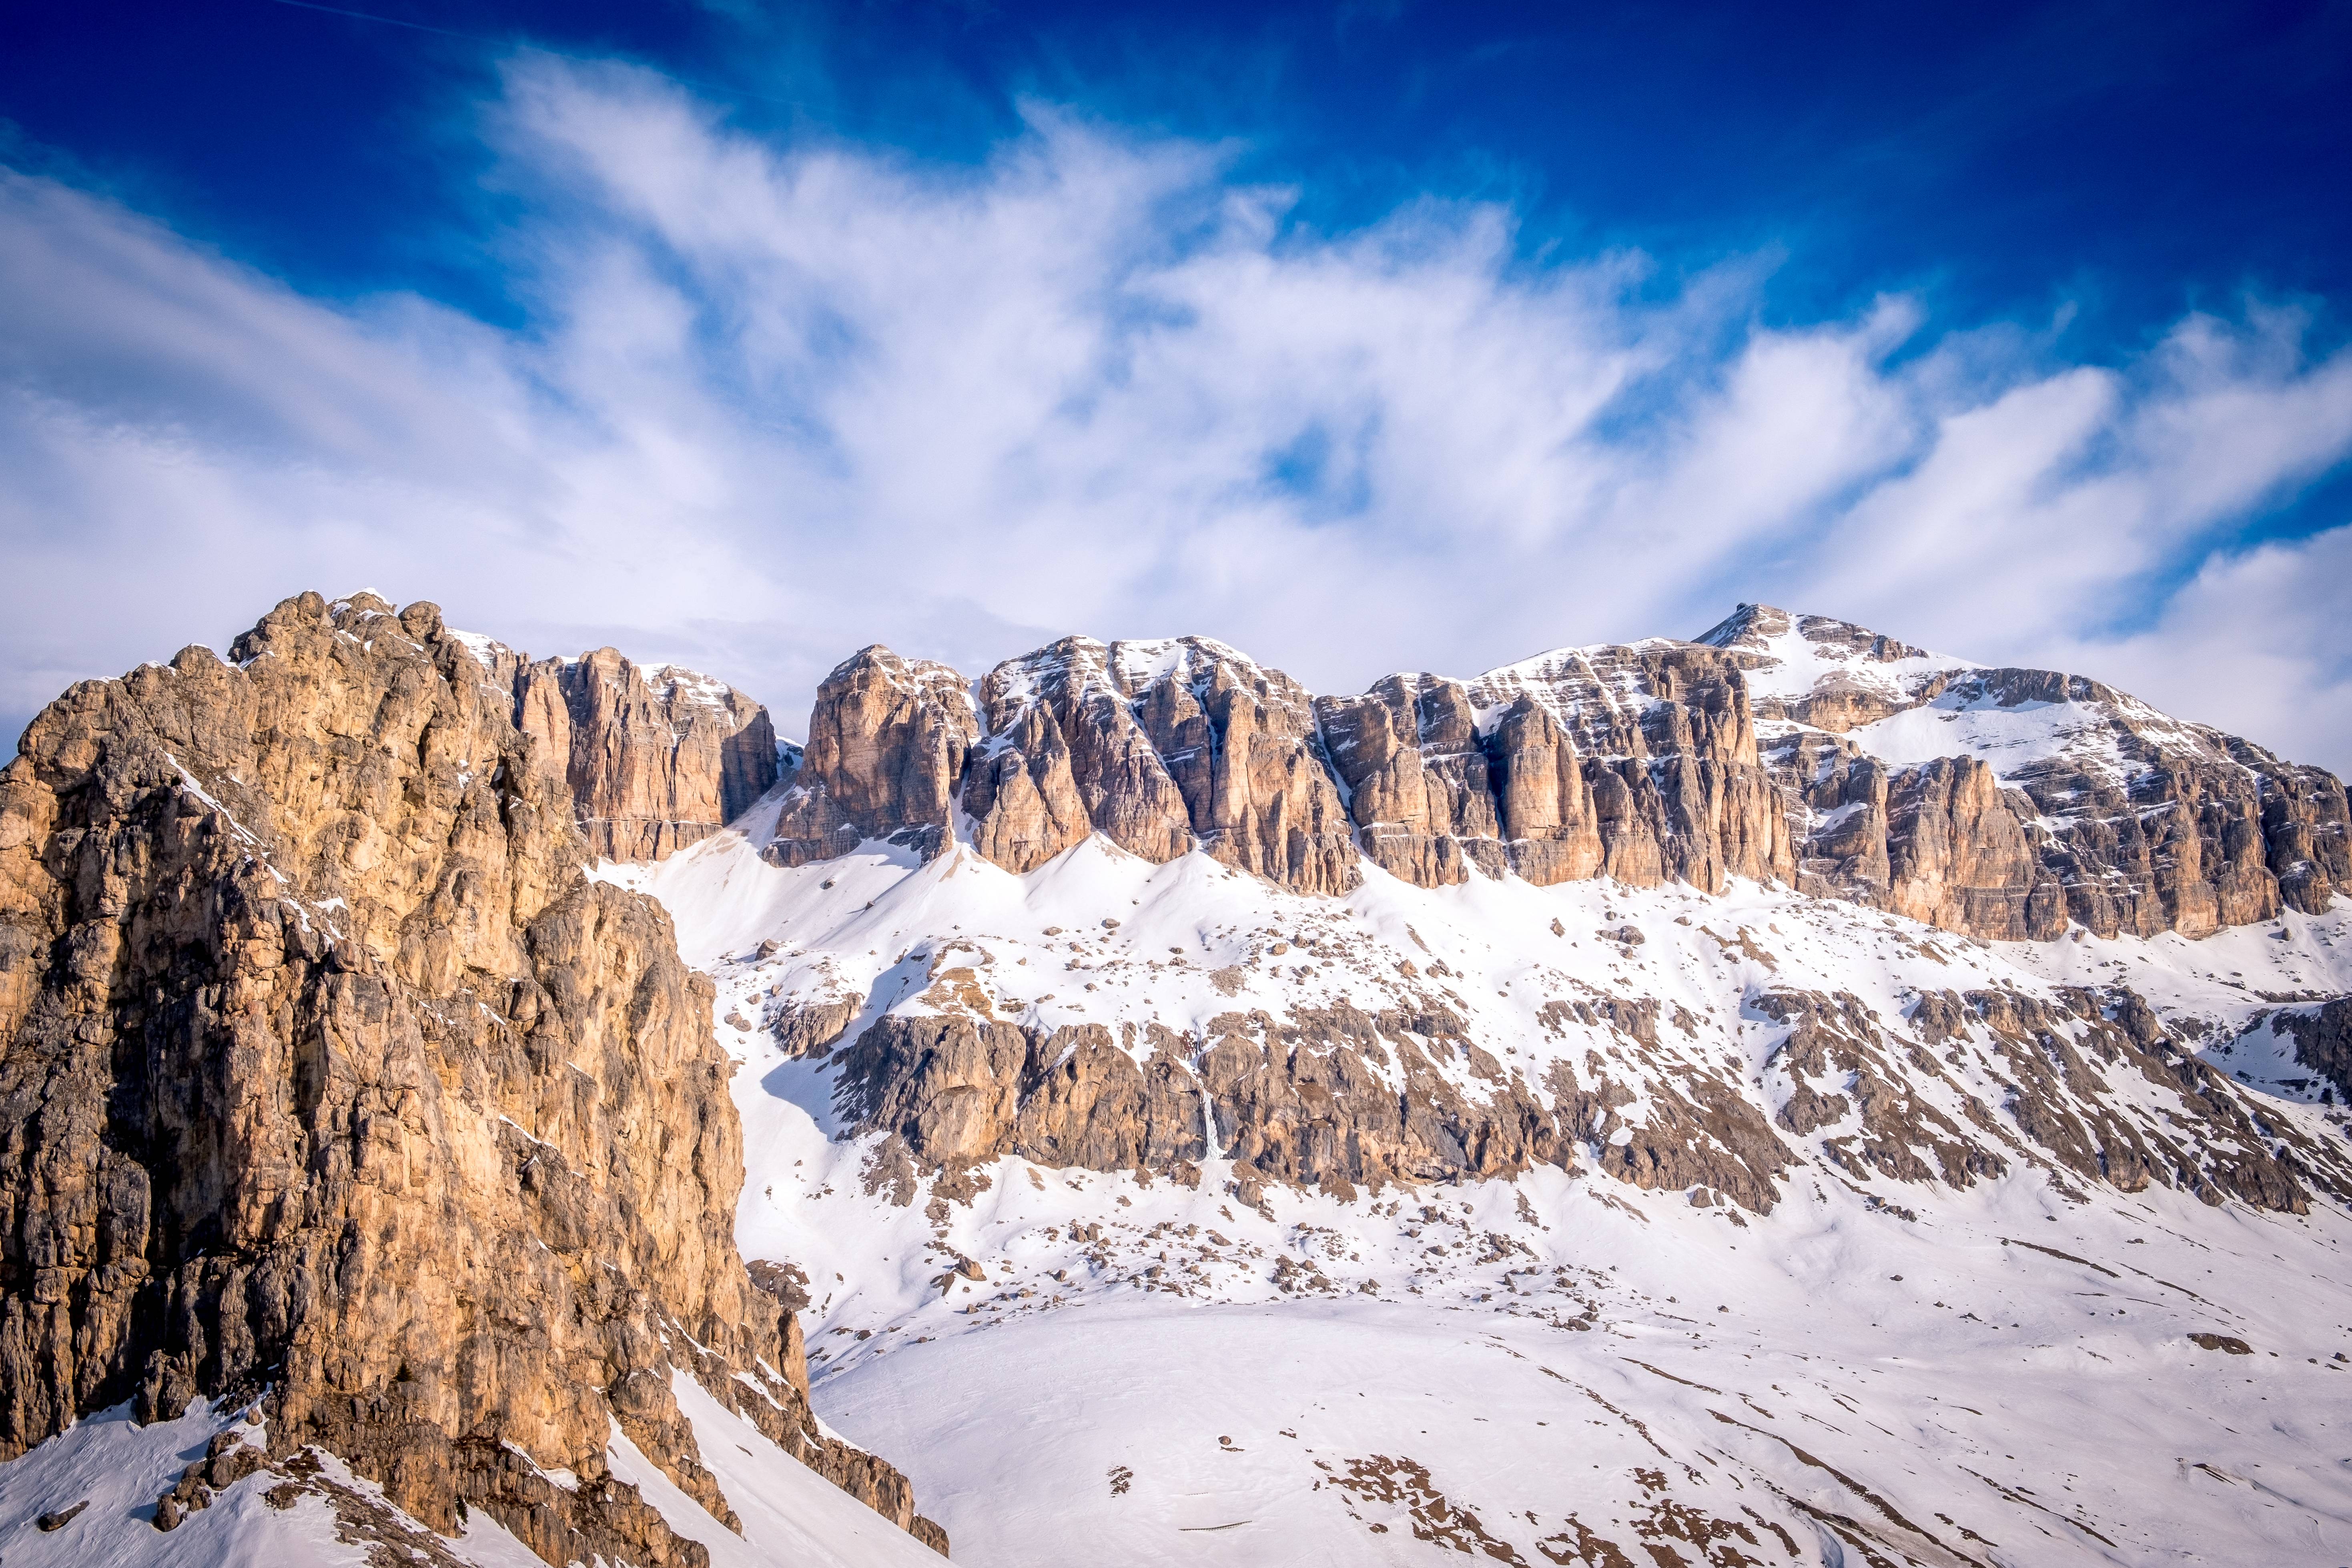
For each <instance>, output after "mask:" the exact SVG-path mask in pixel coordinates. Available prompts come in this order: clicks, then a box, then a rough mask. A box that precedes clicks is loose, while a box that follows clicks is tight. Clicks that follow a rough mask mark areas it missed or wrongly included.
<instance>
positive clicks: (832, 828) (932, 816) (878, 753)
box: [768, 644, 980, 866]
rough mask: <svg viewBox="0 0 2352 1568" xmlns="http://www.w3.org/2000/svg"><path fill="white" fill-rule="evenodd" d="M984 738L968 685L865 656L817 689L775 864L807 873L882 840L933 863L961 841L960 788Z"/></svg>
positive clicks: (927, 667) (911, 664) (890, 658)
mask: <svg viewBox="0 0 2352 1568" xmlns="http://www.w3.org/2000/svg"><path fill="white" fill-rule="evenodd" d="M979 738H980V720H979V717H978V715H976V714H975V713H974V712H973V711H972V705H971V696H970V694H969V693H967V692H966V691H965V689H964V679H963V677H961V675H958V674H957V673H956V672H955V671H954V670H952V669H950V668H948V667H947V666H946V665H943V664H933V663H930V662H929V661H928V660H924V659H904V658H899V657H898V655H897V654H895V653H892V652H891V651H890V650H889V649H888V648H887V647H881V646H880V645H879V644H877V645H876V646H874V647H867V648H863V649H860V650H859V651H858V652H857V654H856V655H855V656H854V657H853V658H848V659H846V660H845V661H844V662H843V663H841V664H840V665H838V666H837V667H835V669H834V671H833V673H832V674H830V675H828V676H826V677H825V678H824V683H823V684H822V685H820V686H819V687H818V688H817V691H816V707H815V710H814V711H813V712H812V713H811V714H810V716H809V730H808V745H807V748H806V750H805V751H804V752H803V755H802V761H801V767H800V772H799V773H798V774H797V776H796V783H795V784H794V787H793V792H792V794H791V795H790V796H789V797H788V798H787V799H786V801H785V803H784V807H783V811H782V816H781V819H780V820H779V822H778V823H777V826H776V830H775V837H774V839H773V841H772V843H771V844H770V845H769V846H768V858H770V859H771V860H772V861H774V862H775V863H776V864H777V865H780V866H804V865H807V864H809V863H810V862H812V861H816V860H826V859H831V858H834V857H835V856H839V855H845V854H847V853H848V852H849V851H850V850H852V849H855V848H856V847H857V846H858V845H859V844H860V843H862V842H864V841H865V840H866V839H868V838H880V839H887V840H888V841H889V842H891V843H894V844H899V845H904V846H906V847H910V848H912V849H913V850H914V851H915V852H916V853H917V854H918V855H919V856H921V857H922V858H925V859H929V858H931V857H932V856H935V855H937V854H938V853H939V852H940V850H941V849H942V848H943V847H946V846H947V845H948V844H949V843H950V842H952V841H953V836H954V826H953V818H952V814H953V811H954V806H955V798H956V792H957V786H958V784H960V783H961V780H962V777H963V772H964V762H965V758H966V756H967V755H968V754H969V753H970V752H971V748H972V743H973V742H975V741H977V740H978V739H979Z"/></svg>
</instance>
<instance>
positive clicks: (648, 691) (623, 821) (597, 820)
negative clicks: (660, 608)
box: [512, 647, 777, 860]
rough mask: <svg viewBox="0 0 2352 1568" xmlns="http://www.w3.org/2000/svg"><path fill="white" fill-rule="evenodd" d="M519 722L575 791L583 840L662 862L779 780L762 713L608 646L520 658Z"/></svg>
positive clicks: (686, 674) (729, 692)
mask: <svg viewBox="0 0 2352 1568" xmlns="http://www.w3.org/2000/svg"><path fill="white" fill-rule="evenodd" d="M512 686H513V689H514V694H515V723H516V725H517V727H519V728H520V729H521V730H522V731H523V732H524V733H526V734H529V735H533V736H536V737H538V739H539V741H540V742H541V752H540V756H541V762H542V765H544V766H546V767H548V768H549V769H551V770H555V771H558V772H559V773H560V776H561V777H562V780H563V783H564V784H565V785H566V787H568V788H569V789H570V791H571V792H572V804H573V814H574V816H575V819H576V820H577V821H578V822H579V825H580V831H581V832H582V834H583V835H584V836H585V837H587V840H588V847H589V849H590V850H591V851H592V852H593V853H594V854H596V855H599V856H603V857H604V858H607V859H613V860H659V859H661V858H664V857H665V856H667V855H669V854H671V853H673V852H674V851H676V850H678V849H682V848H684V847H687V846H688V845H689V844H693V843H695V842H697V841H698V840H700V839H703V838H707V837H709V836H710V835H711V834H713V833H716V832H717V831H718V830H719V828H720V827H722V826H726V825H727V824H728V823H730V822H731V821H733V820H734V819H735V818H736V817H738V816H741V815H742V814H743V812H744V811H745V810H746V809H747V808H748V807H749V806H750V805H751V803H752V802H753V801H755V800H758V799H759V798H760V797H761V795H765V794H766V793H767V792H768V790H769V789H770V788H771V787H772V785H773V784H775V782H776V772H777V763H776V731H775V727H774V725H773V724H772V722H770V721H769V718H768V710H766V709H765V708H763V707H761V705H760V704H759V703H757V702H754V701H753V700H751V699H750V698H748V697H746V696H744V695H743V694H742V693H741V692H740V691H737V690H736V689H733V688H732V687H730V686H728V685H727V684H726V683H724V682H723V681H718V680H713V679H710V678H709V677H708V676H703V675H698V674H696V673H695V672H693V671H692V670H688V669H681V668H678V667H677V666H676V665H649V666H641V665H637V664H634V663H632V662H630V661H629V660H628V659H627V658H624V657H623V656H622V655H621V654H620V653H618V652H617V651H615V650H614V649H612V648H609V647H604V648H598V649H597V650H595V651H594V652H593V653H586V654H583V655H581V656H580V657H579V658H551V659H545V660H541V661H540V662H538V663H525V664H523V665H522V666H521V668H519V669H517V670H516V671H515V672H514V675H513V678H512Z"/></svg>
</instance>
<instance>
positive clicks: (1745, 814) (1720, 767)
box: [1317, 641, 1795, 891]
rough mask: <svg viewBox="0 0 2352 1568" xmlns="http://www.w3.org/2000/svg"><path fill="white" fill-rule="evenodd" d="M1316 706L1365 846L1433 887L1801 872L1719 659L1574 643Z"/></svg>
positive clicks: (1737, 684)
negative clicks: (1471, 674) (1468, 881)
mask: <svg viewBox="0 0 2352 1568" xmlns="http://www.w3.org/2000/svg"><path fill="white" fill-rule="evenodd" d="M1317 706H1318V711H1319V712H1320V714H1321V716H1322V720H1323V728H1324V732H1325V734H1326V736H1327V737H1328V742H1329V745H1330V750H1331V757H1332V761H1333V763H1334V764H1335V766H1337V767H1338V769H1339V775H1340V777H1341V779H1342V780H1343V781H1344V782H1345V783H1346V784H1348V786H1349V791H1350V802H1351V810H1352V814H1353V816H1354V819H1355V821H1356V823H1357V825H1358V827H1359V829H1360V837H1361V841H1362V843H1363V847H1364V852H1365V853H1366V854H1367V855H1368V856H1370V858H1372V859H1373V860H1374V861H1375V863H1377V864H1379V865H1381V867H1382V868H1385V869H1388V870H1390V871H1392V872H1394V873H1395V874H1396V875H1398V876H1401V877H1403V878H1404V879H1407V880H1409V881H1412V882H1417V883H1419V884H1421V885H1422V886H1424V887H1433V886H1439V885H1442V884H1444V883H1447V882H1458V881H1460V880H1462V879H1463V878H1464V877H1465V875H1467V871H1468V868H1470V867H1472V866H1478V867H1481V868H1485V869H1486V870H1488V871H1490V872H1493V873H1496V874H1499V873H1500V872H1501V871H1503V870H1504V869H1505V868H1508V869H1511V870H1515V871H1517V873H1518V874H1519V875H1520V876H1522V877H1524V878H1526V879H1528V880H1529V881H1532V882H1538V883H1551V882H1564V881H1577V880H1581V879H1585V878H1588V877H1593V876H1600V875H1606V876H1611V877H1614V878H1616V879H1618V880H1619V881H1622V882H1625V883H1628V884H1631V885H1633V886H1635V887H1654V886H1655V885H1657V884H1658V883H1660V882H1663V881H1668V880H1680V881H1685V882H1689V883H1691V884H1693V885H1694V886H1696V887H1700V888H1704V889H1707V890H1709V891H1717V890H1720V889H1721V888H1722V886H1723V881H1724V879H1725V878H1726V877H1727V876H1740V877H1752V878H1758V879H1781V880H1787V879H1790V877H1791V876H1792V875H1793V873H1794V868H1795V867H1794V856H1793V850H1792V848H1791V846H1790V838H1789V830H1788V825H1787V822H1786V820H1785V813H1784V811H1783V809H1782V807H1781V805H1780V798H1779V794H1778V792H1777V790H1776V789H1775V787H1774V785H1773V783H1772V780H1771V777H1770V775H1769V773H1767V772H1766V770H1765V768H1764V766H1763V764H1762V762H1761V760H1760V759H1759V755H1758V753H1757V749H1756V731H1755V728H1754V725H1753V724H1752V722H1751V721H1750V718H1749V714H1748V700H1747V692H1746V688H1745V686H1744V684H1743V683H1742V681H1741V679H1740V677H1739V671H1738V666H1737V664H1736V663H1735V662H1734V661H1732V660H1730V659H1727V658H1724V657H1723V656H1722V655H1721V654H1719V653H1718V652H1717V651H1716V650H1715V649H1712V648H1708V647H1699V646H1697V645H1695V644H1690V643H1675V642H1666V641H1655V642H1647V643H1637V644H1633V645H1632V646H1630V647H1594V648H1568V649H1562V650H1560V651H1559V652H1557V653H1549V654H1545V655H1542V656H1541V657H1539V658H1533V659H1529V660H1528V661H1526V662H1525V663H1522V664H1517V665H1510V666H1507V667H1505V668H1501V669H1496V670H1490V671H1488V672H1487V673H1486V674H1485V675H1483V676H1480V677H1479V678H1478V679H1475V680H1473V681H1467V682H1464V681H1454V680H1447V679H1443V678H1441V677H1438V676H1433V675H1414V676H1391V677H1389V678H1388V679H1386V680H1383V681H1381V683H1380V684H1379V685H1378V686H1376V687H1374V688H1373V689H1372V690H1371V691H1370V693H1369V694H1367V695H1366V696H1363V697H1359V698H1323V699H1321V700H1318V705H1317Z"/></svg>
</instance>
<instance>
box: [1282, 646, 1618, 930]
mask: <svg viewBox="0 0 2352 1568" xmlns="http://www.w3.org/2000/svg"><path fill="white" fill-rule="evenodd" d="M1315 710H1316V715H1317V717H1318V720H1319V721H1321V724H1322V728H1323V741H1324V744H1325V745H1326V746H1327V747H1328V749H1329V752H1330V756H1331V763H1332V766H1333V767H1334V768H1335V769H1337V770H1338V772H1339V778H1340V781H1341V782H1342V783H1343V784H1346V785H1347V788H1348V810H1349V816H1351V817H1352V818H1353V819H1354V821H1355V823H1356V825H1357V828H1358V835H1357V837H1358V839H1359V841H1360V843H1361V845H1362V847H1363V851H1364V855H1365V857H1366V858H1368V859H1370V861H1371V862H1372V863H1373V864H1374V865H1376V866H1378V867H1380V868H1381V869H1382V870H1384V871H1387V872H1389V873H1390V874H1391V875H1392V876H1397V877H1402V878H1403V879H1405V880H1406V881H1408V882H1412V883H1416V884H1418V885H1419V886H1421V887H1424V888H1434V887H1443V886H1445V885H1447V884H1450V883H1454V882H1459V881H1462V880H1463V879H1465V877H1467V876H1468V875H1469V867H1470V866H1471V865H1473V864H1475V865H1478V866H1480V867H1482V868H1485V869H1486V871H1487V872H1488V873H1489V874H1490V875H1496V876H1499V875H1501V874H1502V873H1503V872H1504V871H1505V870H1507V869H1508V861H1507V856H1506V855H1505V853H1504V850H1503V846H1502V837H1503V828H1502V825H1501V822H1500V820H1499V818H1498V816H1497V814H1496V804H1497V803H1496V787H1495V780H1494V777H1493V769H1492V768H1491V767H1490V764H1489V762H1488V757H1487V751H1486V738H1485V737H1484V736H1482V735H1481V734H1480V733H1479V731H1478V723H1477V714H1476V711H1475V710H1474V709H1473V708H1472V707H1471V705H1470V700H1469V697H1468V694H1467V693H1466V692H1465V689H1464V688H1463V685H1462V683H1461V682H1460V681H1457V680H1447V679H1444V678H1443V677H1440V676H1434V675H1391V676H1389V677H1387V678H1386V679H1382V680H1381V681H1380V682H1379V683H1377V684H1376V685H1374V686H1373V688H1372V689H1371V690H1370V691H1368V692H1366V693H1365V694H1364V695H1363V696H1361V697H1318V698H1317V699H1316V700H1315ZM1537 722H1538V724H1540V723H1542V722H1544V721H1543V720H1541V719H1538V721H1537ZM1521 738H1522V739H1524V738H1525V737H1521ZM1571 772H1574V773H1575V776H1576V780H1577V784H1579V785H1581V784H1582V783H1583V775H1582V773H1581V772H1580V770H1574V769H1571ZM1529 773H1530V778H1529V784H1530V787H1531V791H1532V788H1533V787H1536V777H1535V775H1536V773H1537V770H1535V769H1534V768H1533V767H1530V769H1529ZM1589 794H1590V792H1585V796H1586V798H1585V799H1584V801H1583V804H1584V805H1586V806H1587V807H1588V808H1589V805H1590V799H1589ZM1523 810H1525V811H1526V812H1527V813H1528V815H1530V816H1533V815H1539V808H1538V807H1536V806H1535V805H1533V803H1532V802H1529V803H1528V804H1527V805H1525V806H1523ZM1555 816H1557V809H1556V808H1555ZM1582 822H1583V825H1584V826H1586V827H1588V828H1590V827H1591V812H1590V810H1589V809H1587V810H1586V811H1585V812H1584V813H1583V816H1582ZM1554 826H1557V823H1555V824H1554ZM1597 863H1598V857H1597V855H1596V857H1595V864H1596V865H1597ZM1585 874H1586V875H1590V874H1591V872H1590V870H1588V871H1587V872H1586V873H1585Z"/></svg>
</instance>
